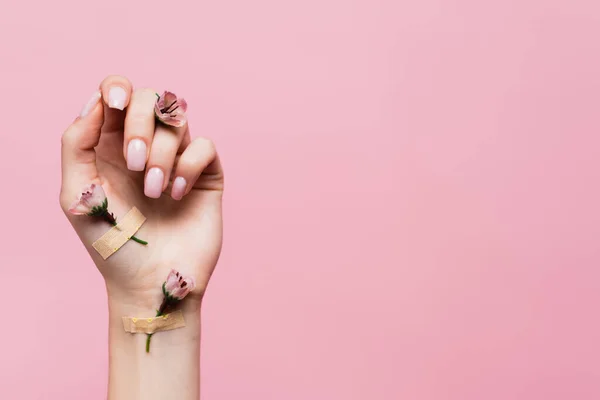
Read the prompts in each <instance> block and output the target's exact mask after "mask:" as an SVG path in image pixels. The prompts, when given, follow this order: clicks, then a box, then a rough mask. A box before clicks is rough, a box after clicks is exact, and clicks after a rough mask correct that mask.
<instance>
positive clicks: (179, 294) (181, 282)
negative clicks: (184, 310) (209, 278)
mask: <svg viewBox="0 0 600 400" xmlns="http://www.w3.org/2000/svg"><path fill="white" fill-rule="evenodd" d="M194 288H196V282H195V281H194V278H192V277H191V276H188V277H184V276H183V275H181V274H180V273H179V272H177V271H175V270H174V269H172V270H171V272H170V273H169V276H168V277H167V281H166V282H165V283H163V292H164V295H165V297H167V298H173V300H175V301H179V300H183V298H184V297H185V296H187V295H188V293H189V292H191V291H192V290H194Z"/></svg>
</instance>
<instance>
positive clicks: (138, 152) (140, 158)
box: [127, 139, 147, 171]
mask: <svg viewBox="0 0 600 400" xmlns="http://www.w3.org/2000/svg"><path fill="white" fill-rule="evenodd" d="M146 154H147V149H146V143H145V142H144V141H143V140H142V139H132V140H131V141H130V142H129V144H128V145H127V168H128V169H129V170H130V171H143V170H144V168H145V167H146Z"/></svg>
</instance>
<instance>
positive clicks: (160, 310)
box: [146, 297, 169, 353]
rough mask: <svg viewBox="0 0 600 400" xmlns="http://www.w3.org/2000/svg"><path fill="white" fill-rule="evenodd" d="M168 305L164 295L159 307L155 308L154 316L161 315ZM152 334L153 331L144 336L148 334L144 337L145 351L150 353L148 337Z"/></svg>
mask: <svg viewBox="0 0 600 400" xmlns="http://www.w3.org/2000/svg"><path fill="white" fill-rule="evenodd" d="M168 306H169V302H168V301H167V298H166V297H165V298H164V299H163V301H162V304H161V305H160V307H159V309H158V310H156V316H157V317H160V316H161V315H163V314H164V313H165V311H166V310H167V307H168ZM152 335H154V334H153V333H147V334H146V336H148V337H147V338H146V353H150V338H151V337H152Z"/></svg>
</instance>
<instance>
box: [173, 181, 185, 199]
mask: <svg viewBox="0 0 600 400" xmlns="http://www.w3.org/2000/svg"><path fill="white" fill-rule="evenodd" d="M186 187H187V181H186V180H185V178H184V177H182V176H178V177H177V178H175V180H174V181H173V190H172V191H171V197H172V198H174V199H175V200H181V198H182V197H183V195H184V194H185V188H186Z"/></svg>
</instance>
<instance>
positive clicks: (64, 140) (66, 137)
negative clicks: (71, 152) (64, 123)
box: [60, 128, 76, 147]
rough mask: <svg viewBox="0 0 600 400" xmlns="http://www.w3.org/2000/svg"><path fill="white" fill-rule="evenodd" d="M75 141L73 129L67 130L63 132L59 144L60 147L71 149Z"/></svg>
mask: <svg viewBox="0 0 600 400" xmlns="http://www.w3.org/2000/svg"><path fill="white" fill-rule="evenodd" d="M75 141H76V132H75V130H74V129H73V128H70V129H67V130H66V131H64V132H63V134H62V136H61V138H60V143H61V145H62V147H73V145H74V144H75Z"/></svg>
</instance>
